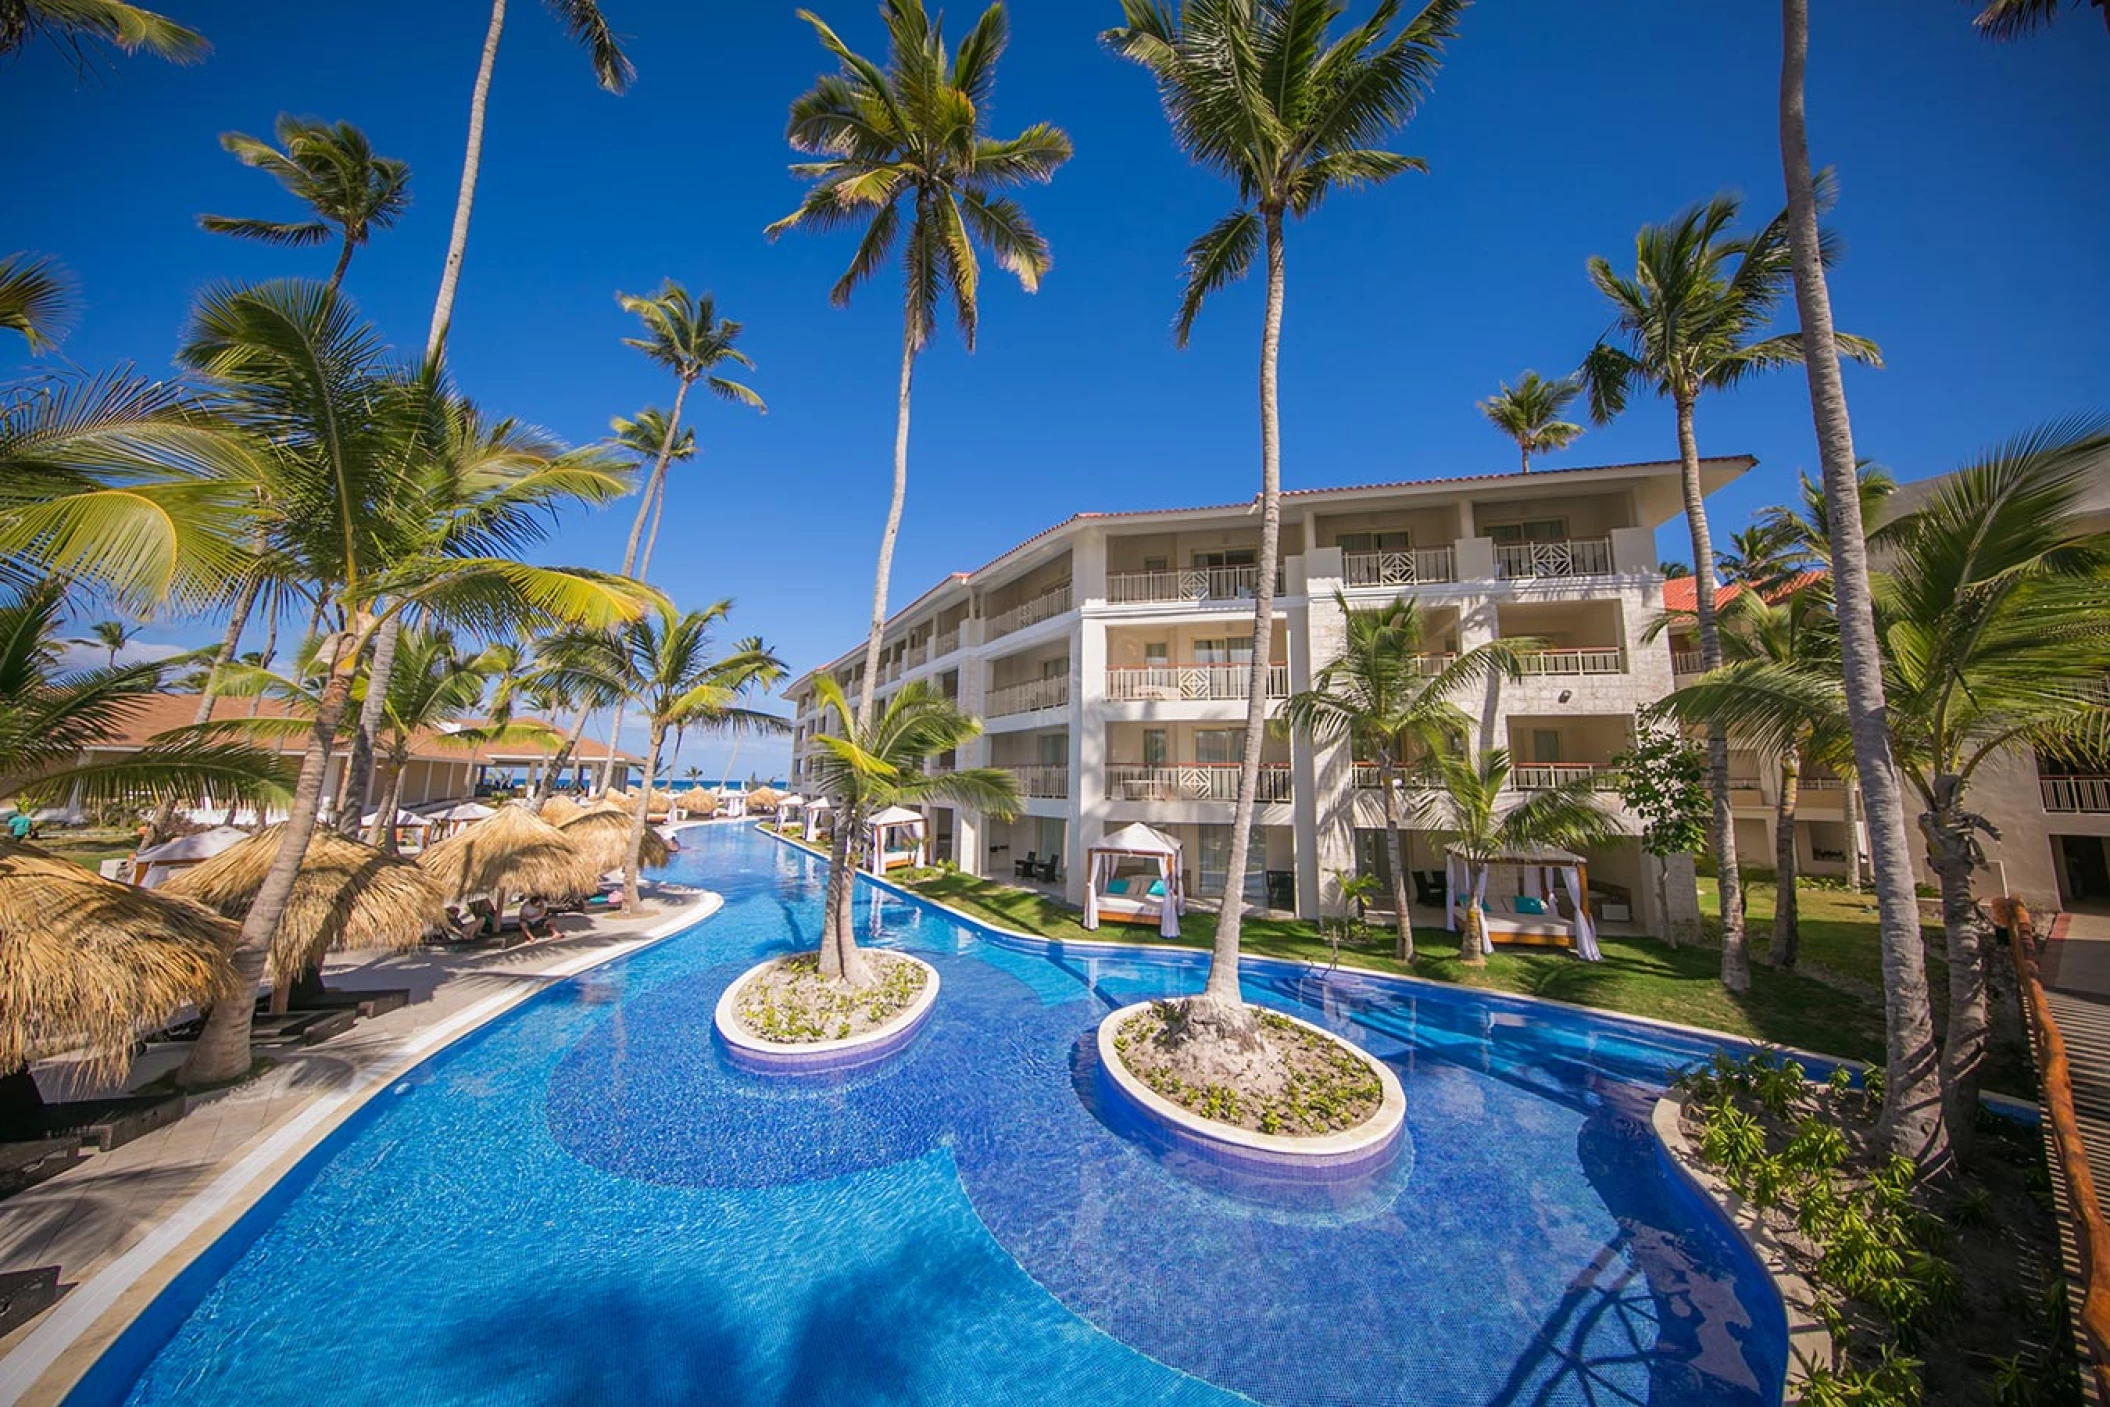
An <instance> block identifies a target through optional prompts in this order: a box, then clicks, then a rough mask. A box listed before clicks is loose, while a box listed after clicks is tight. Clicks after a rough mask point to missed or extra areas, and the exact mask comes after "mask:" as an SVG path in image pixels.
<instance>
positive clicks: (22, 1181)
mask: <svg viewBox="0 0 2110 1407" xmlns="http://www.w3.org/2000/svg"><path fill="white" fill-rule="evenodd" d="M81 1157H82V1153H81V1141H80V1139H79V1138H78V1137H75V1136H73V1135H68V1136H67V1137H65V1138H23V1139H11V1140H8V1141H5V1142H0V1197H11V1196H13V1195H14V1194H15V1193H17V1192H20V1191H21V1190H22V1189H24V1188H25V1187H34V1186H36V1185H37V1184H38V1183H40V1182H42V1181H44V1180H45V1179H46V1178H52V1177H57V1176H58V1175H59V1174H60V1173H62V1172H64V1171H66V1169H68V1168H70V1167H72V1166H73V1165H74V1164H75V1163H78V1162H79V1161H80V1160H81ZM4 1278H5V1277H4V1276H0V1279H4ZM0 1313H4V1311H0ZM0 1332H5V1330H0Z"/></svg>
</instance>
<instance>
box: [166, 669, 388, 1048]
mask: <svg viewBox="0 0 2110 1407" xmlns="http://www.w3.org/2000/svg"><path fill="white" fill-rule="evenodd" d="M363 643H364V642H363V641H362V640H361V639H359V638H358V637H357V636H356V635H354V634H352V633H350V632H347V633H346V634H345V635H342V636H339V637H338V640H337V643H336V646H335V649H336V653H335V656H334V657H333V658H332V660H331V662H330V676H329V679H328V680H327V682H325V683H324V685H323V689H322V696H321V698H320V699H318V700H317V701H316V707H315V727H314V728H313V729H312V730H311V731H310V732H309V734H308V747H307V751H306V752H304V753H302V754H301V759H300V778H299V780H298V781H297V782H295V783H294V786H293V803H292V807H291V809H290V811H289V812H288V814H287V816H286V828H285V830H283V831H282V832H280V834H279V841H278V851H277V853H276V854H275V855H274V856H273V857H272V860H271V868H270V869H269V870H268V871H266V872H265V875H264V882H263V884H262V885H261V886H259V887H258V889H257V892H256V898H255V899H254V900H252V901H251V902H250V905H249V914H248V916H247V917H246V918H244V919H243V920H242V936H241V939H240V941H239V942H237V943H236V945H235V950H234V953H233V954H232V961H233V966H234V974H235V981H234V983H233V985H232V987H231V988H230V990H229V991H228V992H227V993H226V994H225V995H223V996H222V997H221V998H220V999H219V1000H218V1001H216V1002H214V1003H213V1004H212V1010H211V1011H210V1012H209V1013H207V1015H206V1018H205V1029H204V1031H203V1032H202V1033H200V1035H199V1036H198V1043H197V1045H195V1046H193V1047H192V1048H191V1053H190V1055H189V1057H188V1058H187V1059H185V1060H184V1062H183V1066H182V1068H181V1069H179V1070H178V1071H177V1072H176V1084H177V1086H178V1087H179V1088H182V1089H197V1088H200V1087H201V1086H204V1085H212V1084H220V1083H223V1082H225V1081H228V1080H234V1079H239V1078H241V1077H242V1076H243V1075H246V1074H248V1073H249V1063H250V1053H249V1030H250V1023H251V1021H252V1020H253V1019H254V1017H255V1015H256V992H257V986H258V984H259V983H260V982H261V981H262V980H263V976H264V964H265V960H266V959H267V958H268V957H269V955H270V952H271V938H272V935H273V934H274V933H276V932H277V931H278V921H279V918H280V916H281V915H283V914H284V913H285V911H286V901H287V900H288V899H290V898H291V897H292V895H293V884H294V881H295V880H297V879H298V878H299V877H300V866H301V861H302V860H304V859H305V858H306V857H307V853H308V842H309V840H310V839H312V838H313V837H314V834H315V816H316V812H317V810H318V809H319V808H320V807H321V805H322V784H323V774H324V773H325V772H327V771H328V770H329V765H330V749H331V747H332V746H333V745H334V744H335V742H336V740H337V728H338V725H339V724H341V723H342V722H343V721H344V714H345V708H346V706H347V705H348V704H349V703H350V701H351V697H352V672H353V670H354V668H355V667H356V661H357V660H358V657H359V649H360V646H361V645H362V644H363Z"/></svg>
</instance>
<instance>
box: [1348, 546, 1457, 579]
mask: <svg viewBox="0 0 2110 1407" xmlns="http://www.w3.org/2000/svg"><path fill="white" fill-rule="evenodd" d="M1457 579H1458V563H1457V554H1456V551H1455V549H1453V548H1450V547H1447V546H1446V547H1412V548H1408V549H1407V550H1406V551H1404V552H1347V553H1343V554H1342V556H1341V582H1342V584H1343V585H1344V586H1418V585H1419V584H1421V583H1422V582H1425V581H1456V580H1457Z"/></svg>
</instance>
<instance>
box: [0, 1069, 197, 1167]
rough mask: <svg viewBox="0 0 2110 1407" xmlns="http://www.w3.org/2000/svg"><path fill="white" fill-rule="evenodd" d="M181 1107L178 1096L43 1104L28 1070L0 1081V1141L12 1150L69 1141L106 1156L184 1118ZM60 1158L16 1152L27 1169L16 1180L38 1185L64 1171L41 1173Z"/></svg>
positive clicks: (55, 1153) (51, 1151)
mask: <svg viewBox="0 0 2110 1407" xmlns="http://www.w3.org/2000/svg"><path fill="white" fill-rule="evenodd" d="M185 1107H186V1101H185V1099H184V1096H182V1095H180V1094H162V1095H120V1096H117V1097H115V1098H111V1099H72V1100H63V1101H61V1102H59V1103H56V1104H54V1103H47V1102H46V1101H45V1099H44V1096H43V1093H42V1092H41V1091H39V1090H38V1089H37V1081H36V1077H35V1076H33V1075H31V1074H30V1073H29V1071H27V1070H17V1071H15V1073H14V1074H12V1075H9V1076H7V1077H5V1078H4V1079H0V1140H4V1141H5V1142H6V1143H8V1144H15V1145H21V1144H32V1145H34V1144H39V1143H46V1144H49V1143H60V1144H63V1143H64V1142H66V1141H68V1140H71V1141H72V1142H73V1144H74V1146H75V1147H76V1148H78V1147H79V1146H80V1145H81V1144H84V1143H85V1144H87V1145H88V1146H90V1147H93V1148H100V1149H103V1150H104V1151H105V1152H107V1151H108V1150H110V1149H112V1148H119V1147H122V1146H123V1145H125V1144H127V1143H130V1142H131V1141H132V1140H133V1139H135V1138H138V1137H140V1136H141V1135H143V1134H149V1133H152V1132H153V1131H154V1130H155V1129H158V1128H160V1127H162V1126H163V1125H164V1124H172V1123H174V1122H175V1121H176V1120H178V1119H180V1118H182V1117H183V1111H184V1109H185ZM61 1156H62V1150H61V1149H58V1148H46V1149H43V1150H41V1152H39V1151H38V1150H36V1149H34V1148H32V1149H26V1150H21V1157H22V1158H23V1159H25V1160H26V1165H25V1166H24V1167H22V1168H20V1169H18V1175H21V1174H29V1173H34V1174H36V1176H33V1177H31V1179H30V1180H31V1181H41V1180H42V1179H43V1178H44V1177H49V1176H51V1174H52V1173H55V1172H61V1171H64V1167H63V1166H61V1167H53V1168H51V1169H50V1170H49V1171H44V1160H45V1159H49V1158H59V1157H61ZM66 1166H70V1164H66ZM23 1185H24V1186H27V1185H28V1183H24V1184H23Z"/></svg>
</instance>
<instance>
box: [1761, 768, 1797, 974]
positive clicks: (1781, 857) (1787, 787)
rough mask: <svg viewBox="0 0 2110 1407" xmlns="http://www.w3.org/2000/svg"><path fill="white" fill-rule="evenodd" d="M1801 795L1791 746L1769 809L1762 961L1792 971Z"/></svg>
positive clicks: (1795, 939)
mask: <svg viewBox="0 0 2110 1407" xmlns="http://www.w3.org/2000/svg"><path fill="white" fill-rule="evenodd" d="M1801 795H1802V759H1801V758H1799V757H1797V756H1796V755H1795V751H1794V749H1792V748H1790V749H1789V750H1788V754H1787V756H1785V757H1783V758H1781V759H1780V800H1779V802H1778V803H1777V804H1776V805H1775V807H1774V810H1773V889H1774V894H1773V947H1772V950H1771V951H1770V952H1768V953H1767V954H1766V961H1767V962H1769V963H1771V964H1772V965H1773V966H1775V967H1778V968H1781V969H1783V970H1793V968H1794V966H1795V959H1796V957H1797V955H1798V954H1799V953H1800V952H1801V949H1802V929H1801V927H1800V924H1801V918H1802V915H1801V913H1800V912H1799V909H1798V905H1797V901H1796V895H1795V807H1796V803H1797V802H1798V801H1800V800H1801Z"/></svg>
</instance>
